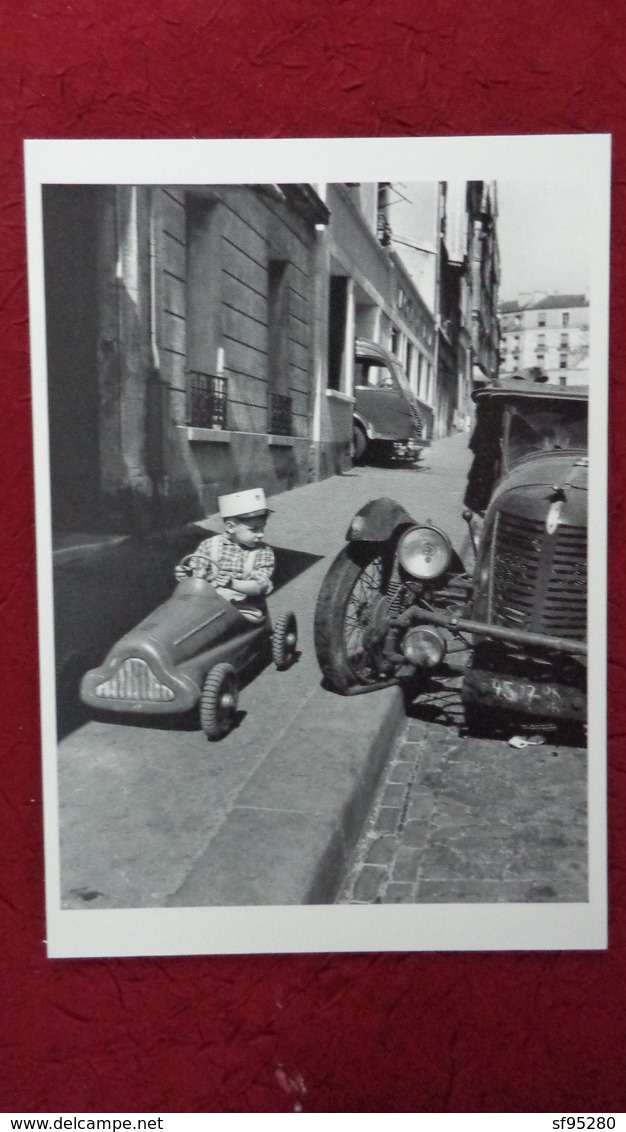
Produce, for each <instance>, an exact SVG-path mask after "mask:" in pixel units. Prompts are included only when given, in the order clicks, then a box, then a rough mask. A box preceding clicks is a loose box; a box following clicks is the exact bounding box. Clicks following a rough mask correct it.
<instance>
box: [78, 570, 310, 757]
mask: <svg viewBox="0 0 626 1132" xmlns="http://www.w3.org/2000/svg"><path fill="white" fill-rule="evenodd" d="M192 558H193V559H194V565H195V564H196V563H197V562H198V561H199V560H202V562H203V564H205V563H206V564H208V570H209V574H210V576H211V577H215V574H216V572H217V566H216V564H215V563H214V562H213V561H212V559H210V558H208V557H207V556H206V555H200V554H193V555H191V554H190V555H187V556H186V558H183V559H182V561H181V563H180V567H182V568H186V569H189V568H190V567H189V563H190V561H191V559H192ZM249 605H250V608H249V609H248V602H247V601H246V599H245V598H244V599H243V600H242V601H241V602H239V603H234V602H230V601H227V600H226V599H225V598H223V597H222V596H221V595H220V594H219V593H218V592H217V591H216V589H215V588H214V587H213V586H212V585H211V583H210V580H209V579H207V578H200V577H184V578H183V579H182V580H181V581H179V582H178V585H177V586H176V588H175V590H174V592H173V593H172V595H171V597H170V598H168V600H167V601H166V602H164V603H163V604H162V605H160V606H159V607H158V608H157V609H155V610H154V612H153V613H150V614H148V616H147V617H146V618H144V620H143V621H140V623H139V624H138V625H137V626H136V628H134V629H131V631H130V632H129V633H126V635H125V636H123V637H122V638H121V639H120V640H119V641H118V642H117V644H116V645H114V646H113V648H112V649H111V650H110V652H109V653H108V655H107V656H106V658H105V660H104V662H103V664H102V665H100V667H98V668H92V669H91V670H90V671H89V672H87V673H86V674H85V675H84V676H83V679H82V682H81V687H80V697H81V699H82V701H83V703H85V704H87V705H88V706H89V707H91V708H93V709H96V710H97V711H105V712H106V711H111V712H117V713H127V714H128V713H130V714H133V713H138V714H142V715H164V714H172V715H173V714H179V713H183V712H187V711H190V710H191V709H192V708H194V707H195V706H196V704H199V708H200V723H201V726H202V730H203V731H204V733H205V735H206V737H207V739H211V740H215V739H221V738H222V736H224V735H226V734H227V732H228V731H230V729H231V727H232V726H233V723H234V720H235V714H236V710H237V699H238V694H239V682H240V677H242V676H243V674H244V673H245V671H246V670H248V669H250V668H251V667H252V666H253V665H254V664H255V662H259V661H263V660H264V659H267V658H268V657H269V655H270V654H271V656H272V658H273V660H274V663H275V664H276V667H277V668H279V669H286V668H289V667H290V665H291V664H293V662H294V660H295V659H296V648H297V639H298V630H297V624H296V618H295V614H294V613H292V612H285V613H282V614H281V615H280V616H279V617H278V618H277V619H276V622H275V624H274V625H273V626H272V623H271V621H270V617H269V613H268V610H267V606H266V604H265V602H264V601H261V602H259V601H258V600H255V601H254V602H250V603H249ZM246 611H247V612H248V616H246ZM252 617H254V620H252Z"/></svg>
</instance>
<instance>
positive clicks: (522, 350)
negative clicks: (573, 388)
mask: <svg viewBox="0 0 626 1132" xmlns="http://www.w3.org/2000/svg"><path fill="white" fill-rule="evenodd" d="M530 369H539V370H541V371H542V373H543V374H545V375H546V377H547V379H548V381H550V382H551V383H553V384H555V385H586V384H587V383H588V380H589V299H588V298H587V296H586V295H584V294H579V295H557V294H554V295H548V294H545V293H544V292H540V291H535V292H534V293H533V294H532V295H520V296H519V298H518V299H516V300H514V301H511V302H503V303H501V304H500V375H501V376H505V375H507V374H512V373H520V372H522V371H524V370H530Z"/></svg>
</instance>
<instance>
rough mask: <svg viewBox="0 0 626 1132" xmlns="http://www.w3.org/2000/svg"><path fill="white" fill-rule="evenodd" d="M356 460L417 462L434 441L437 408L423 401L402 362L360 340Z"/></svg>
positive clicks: (356, 377) (356, 378) (356, 369)
mask: <svg viewBox="0 0 626 1132" xmlns="http://www.w3.org/2000/svg"><path fill="white" fill-rule="evenodd" d="M354 398H355V404H354V419H353V439H352V449H353V457H354V460H355V461H356V462H358V461H359V460H362V459H363V458H364V456H365V455H366V454H367V455H371V456H375V455H379V456H380V455H384V456H388V457H396V458H400V459H403V460H415V459H417V457H418V456H419V454H420V452H421V450H422V448H424V446H425V445H426V444H428V443H429V441H430V436H429V420H430V417H431V415H432V410H431V409H430V408H429V406H427V405H423V404H422V403H421V402H419V401H418V399H417V397H416V396H415V394H414V393H413V390H412V389H411V386H410V385H409V382H408V380H407V376H406V374H405V372H404V370H403V368H402V366H401V365H400V362H399V361H398V359H397V358H395V357H394V356H393V354H390V353H388V352H387V350H385V349H383V347H382V346H379V345H378V343H376V342H370V341H369V340H368V339H366V338H357V340H356V343H355V360H354Z"/></svg>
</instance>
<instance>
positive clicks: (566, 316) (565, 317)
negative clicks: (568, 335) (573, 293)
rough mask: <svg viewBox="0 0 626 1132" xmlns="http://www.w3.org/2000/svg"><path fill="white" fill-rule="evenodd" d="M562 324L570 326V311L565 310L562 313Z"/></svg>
mask: <svg viewBox="0 0 626 1132" xmlns="http://www.w3.org/2000/svg"><path fill="white" fill-rule="evenodd" d="M561 326H569V311H563V314H562V315H561Z"/></svg>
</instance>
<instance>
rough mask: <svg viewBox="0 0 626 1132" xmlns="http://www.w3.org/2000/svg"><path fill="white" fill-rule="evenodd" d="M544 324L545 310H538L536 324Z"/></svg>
mask: <svg viewBox="0 0 626 1132" xmlns="http://www.w3.org/2000/svg"><path fill="white" fill-rule="evenodd" d="M545 325H546V312H545V311H539V313H538V315H537V326H545Z"/></svg>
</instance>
